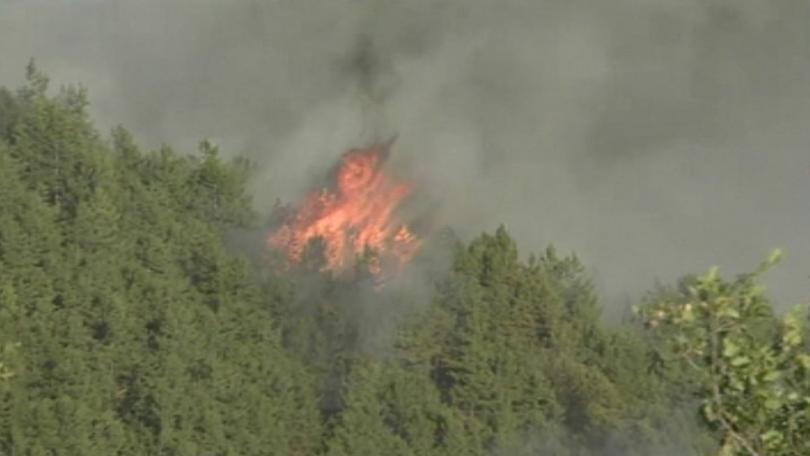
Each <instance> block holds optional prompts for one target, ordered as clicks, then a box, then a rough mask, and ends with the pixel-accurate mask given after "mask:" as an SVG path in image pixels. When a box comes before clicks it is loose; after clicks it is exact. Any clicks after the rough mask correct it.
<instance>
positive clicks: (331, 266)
mask: <svg viewBox="0 0 810 456" xmlns="http://www.w3.org/2000/svg"><path fill="white" fill-rule="evenodd" d="M390 145H391V142H388V143H386V144H376V145H373V146H371V147H369V148H367V149H354V150H350V151H348V152H346V153H345V154H344V155H343V157H342V159H341V162H340V167H339V168H338V170H337V175H336V178H335V182H334V185H332V188H331V189H326V188H325V189H322V190H320V191H316V192H313V193H311V194H310V195H309V196H308V197H307V198H306V199H305V200H304V201H303V202H302V203H301V204H300V205H299V206H298V207H297V208H296V209H295V210H294V211H293V212H292V213H291V214H290V215H289V216H287V217H286V220H284V222H283V224H282V226H281V227H280V228H279V229H278V230H277V231H275V232H274V233H272V234H271V235H270V237H269V239H268V243H269V244H270V245H271V246H272V247H275V248H278V249H280V250H282V251H284V252H285V254H286V256H287V258H288V260H289V261H290V262H291V263H293V264H299V263H300V262H301V261H302V257H303V255H304V251H305V249H306V248H307V246H308V245H309V244H310V242H311V241H313V240H315V239H321V240H322V241H323V243H324V259H325V265H324V266H323V269H325V270H333V271H338V272H339V271H343V270H345V269H347V268H348V267H350V266H352V265H353V264H355V263H356V261H357V260H358V259H359V258H360V257H362V256H364V254H365V253H366V252H368V251H370V252H373V253H374V256H372V257H371V258H370V259H369V261H368V265H367V267H368V270H369V271H370V272H371V273H372V274H373V275H374V276H376V277H380V275H381V274H383V269H386V270H389V268H393V269H400V268H402V267H403V266H404V265H405V264H407V263H408V261H409V260H410V259H411V258H412V257H413V256H414V255H415V254H416V252H417V250H418V249H419V246H420V244H421V241H420V240H419V238H418V237H417V236H416V235H415V234H414V233H412V232H411V231H410V229H409V228H408V227H407V226H406V225H405V224H404V223H402V221H401V220H399V218H398V217H397V214H396V210H397V208H398V207H399V205H400V204H401V203H402V202H403V200H405V198H406V197H408V195H410V193H411V191H412V190H413V186H412V185H411V184H407V183H399V182H397V181H396V180H395V179H394V178H393V177H392V176H390V175H388V174H386V173H385V172H384V170H383V166H382V165H383V163H384V161H385V158H386V157H387V156H388V152H389V147H390Z"/></svg>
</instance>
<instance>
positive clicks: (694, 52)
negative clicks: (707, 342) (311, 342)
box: [0, 0, 810, 312]
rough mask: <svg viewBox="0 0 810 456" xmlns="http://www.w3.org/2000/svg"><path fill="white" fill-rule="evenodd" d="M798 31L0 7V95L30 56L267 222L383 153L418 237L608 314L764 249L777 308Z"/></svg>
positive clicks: (352, 14) (796, 250) (655, 18)
mask: <svg viewBox="0 0 810 456" xmlns="http://www.w3.org/2000/svg"><path fill="white" fill-rule="evenodd" d="M808 24H810V5H808V4H807V2H806V1H804V0H780V1H776V2H766V1H763V0H644V1H642V0H610V1H602V2H593V1H585V0H540V1H528V0H523V1H521V0H504V1H499V2H491V1H486V0H464V1H462V0H446V1H439V2H436V1H427V0H413V1H359V0H332V1H315V0H297V1H292V0H274V1H253V0H239V1H230V2H222V1H215V0H194V1H192V0H187V1H179V0H173V1H160V2H159V1H156V0H145V1H138V2H135V1H128V2H126V1H121V0H104V1H102V0H72V1H67V0H47V1H46V0H0V55H2V56H3V60H2V64H1V65H0V84H2V85H6V86H11V87H13V86H16V85H17V84H19V83H20V82H21V80H22V75H23V74H24V67H25V64H26V63H27V61H28V59H29V58H30V57H35V58H36V59H37V62H38V65H39V66H40V67H41V68H42V69H43V70H44V71H46V72H47V73H48V74H49V75H50V76H51V77H52V80H53V81H54V83H55V84H57V85H58V84H59V83H73V82H79V83H81V84H83V85H85V86H87V87H88V89H89V91H90V98H91V102H92V105H91V110H92V112H93V114H94V115H95V118H96V120H97V122H98V125H99V126H100V127H101V128H102V130H107V129H109V128H111V127H112V126H114V125H116V124H123V125H125V126H126V127H127V128H129V129H130V130H132V131H133V133H134V134H135V135H136V138H139V139H140V141H141V142H142V144H143V145H144V146H146V147H150V148H151V147H157V146H159V145H160V144H162V143H166V144H170V145H172V146H174V147H175V148H176V149H178V150H180V151H184V152H192V151H193V150H194V149H195V148H196V144H197V143H198V142H199V141H200V140H201V139H203V138H211V139H212V140H213V141H214V142H216V143H218V144H219V145H220V146H221V148H222V151H223V153H225V154H227V155H244V156H247V157H249V158H250V159H251V160H252V161H253V162H254V163H255V166H254V178H253V181H252V183H251V192H252V194H253V197H254V201H255V203H256V207H257V209H258V210H259V211H260V212H262V213H263V214H264V215H267V214H268V213H269V211H270V209H271V207H272V205H273V203H274V202H275V200H276V199H277V198H278V199H281V200H282V201H294V200H296V199H298V198H300V197H301V196H302V194H303V193H304V192H305V191H307V190H308V189H310V188H311V186H312V185H313V184H314V183H317V182H319V180H320V179H322V177H323V176H324V175H325V173H327V171H328V170H329V169H330V168H331V167H332V166H334V164H335V161H336V160H337V159H338V157H339V156H340V154H341V153H342V152H344V151H345V150H347V149H349V148H352V147H358V146H362V145H364V144H365V143H367V142H369V141H372V140H374V139H387V137H388V136H389V135H391V134H394V133H397V134H398V135H399V136H398V139H397V142H396V143H395V145H394V150H393V153H392V156H391V158H390V161H389V166H390V169H391V170H392V171H393V172H395V173H396V174H398V175H402V176H405V177H408V178H410V179H412V180H413V181H414V182H415V183H416V185H417V193H416V196H418V197H420V198H422V201H425V203H424V205H425V206H429V207H430V210H431V214H432V217H434V219H435V220H434V223H435V224H436V225H449V226H451V227H452V228H453V229H455V230H456V231H457V232H458V233H460V234H461V235H462V236H467V237H468V236H472V235H475V234H477V233H478V232H480V231H482V230H492V229H494V228H495V227H496V226H497V225H498V224H501V223H504V224H506V226H507V227H508V229H509V231H510V233H511V234H513V235H514V236H515V237H516V239H517V240H518V242H519V244H520V246H521V248H522V249H523V250H524V251H538V250H541V249H543V248H544V247H545V246H546V245H547V244H549V243H553V244H554V245H555V246H557V248H558V250H559V251H561V252H569V251H573V252H576V253H577V255H578V256H579V257H580V258H581V259H582V260H583V262H584V263H585V264H586V265H588V266H590V267H591V268H592V273H593V275H594V277H595V280H596V283H597V285H598V288H599V292H600V295H601V296H602V298H603V303H604V304H605V305H606V307H607V308H608V310H609V311H617V312H618V311H619V310H621V309H622V308H623V306H624V305H625V304H626V303H627V302H629V301H633V300H635V299H637V298H638V297H639V296H640V295H641V294H642V293H643V292H644V291H645V290H648V289H650V288H651V287H652V285H653V283H654V282H655V281H656V280H661V281H664V282H669V281H672V280H674V279H675V278H676V277H678V276H680V275H682V274H684V273H689V272H698V273H699V272H702V271H704V270H706V269H707V268H708V267H709V266H710V265H714V264H717V265H719V266H720V267H721V268H722V270H724V271H726V272H727V273H737V272H743V271H747V270H751V269H753V268H754V267H755V266H756V264H757V263H758V262H759V260H760V259H762V258H764V257H765V256H766V255H767V252H768V251H769V250H770V249H771V248H774V247H782V248H784V249H785V250H786V253H787V257H786V260H785V262H784V264H783V265H781V266H780V267H778V268H777V269H776V270H775V271H774V272H772V273H771V274H770V275H769V276H768V280H767V282H768V284H769V285H770V286H771V293H772V295H773V296H775V297H776V299H777V301H778V302H779V304H780V305H781V306H783V307H786V306H788V305H792V304H795V303H798V302H802V301H807V298H808V295H810V277H808V275H810V243H808V242H807V233H808V227H810V199H808V195H810V151H808V149H809V147H808V146H810V132H809V131H808V128H807V125H808V121H810V32H808V29H809V28H808V27H807V25H808ZM414 204H417V205H418V204H419V203H414ZM250 239H255V241H256V242H260V236H254V237H250Z"/></svg>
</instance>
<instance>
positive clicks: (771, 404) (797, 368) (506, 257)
mask: <svg viewBox="0 0 810 456" xmlns="http://www.w3.org/2000/svg"><path fill="white" fill-rule="evenodd" d="M249 169H250V164H249V163H247V162H246V161H244V160H233V161H226V160H223V159H222V158H220V156H219V151H218V150H217V148H216V147H215V146H213V145H212V144H211V143H209V142H207V141H203V142H202V143H201V145H200V148H199V150H198V151H197V152H196V153H194V154H192V155H183V154H180V153H177V152H175V151H174V150H172V149H171V148H169V147H163V148H161V149H159V150H155V151H145V150H142V149H141V148H140V147H139V146H138V145H137V143H136V141H135V140H134V139H133V138H132V137H131V135H130V134H129V133H128V132H127V131H126V130H125V129H123V128H120V127H119V128H116V129H114V130H113V131H112V133H111V134H110V135H109V137H106V136H103V135H101V134H100V133H99V132H98V131H97V130H96V129H95V127H94V126H93V123H92V120H91V119H90V118H89V116H88V113H87V95H86V93H85V91H84V90H83V89H82V88H77V87H66V88H63V89H61V90H59V91H58V93H56V94H51V93H50V92H49V91H48V79H47V77H46V76H44V75H43V74H42V73H41V72H40V71H39V70H37V68H36V67H35V66H34V65H33V63H32V64H31V65H29V67H28V69H27V82H26V83H25V85H24V86H23V87H21V88H19V89H17V90H14V91H12V90H9V89H0V454H2V455H14V456H23V455H24V456H44V455H82V456H84V455H103V456H108V455H165V456H170V455H171V456H175V455H176V456H181V455H182V456H185V455H188V456H200V455H210V456H214V455H217V456H219V455H223V456H224V455H229V456H230V455H414V456H416V455H447V456H450V455H482V456H483V455H487V456H489V455H538V454H539V455H561V456H568V455H570V456H575V455H577V456H578V455H583V456H584V455H604V456H608V455H650V454H656V455H673V456H674V455H689V454H700V455H703V454H718V455H801V454H810V444H808V442H810V341H809V339H810V337H808V336H810V334H809V333H808V330H807V325H806V323H807V314H806V313H804V312H803V311H802V309H800V308H799V309H796V310H795V311H793V312H791V313H789V314H788V315H786V316H777V315H775V313H774V312H773V310H772V307H771V304H770V303H769V302H768V300H767V298H766V296H765V294H764V290H763V289H762V288H761V286H760V285H759V284H758V282H759V278H760V275H761V274H762V273H764V272H765V270H766V269H767V268H769V267H770V266H771V265H773V264H775V263H776V262H777V261H778V255H775V256H773V257H771V258H770V259H769V260H768V261H767V262H765V263H764V264H763V266H762V267H761V268H759V269H758V270H757V271H755V272H754V273H752V274H746V275H744V276H741V277H738V278H735V279H730V280H729V279H724V278H722V277H721V276H720V275H719V274H718V272H717V271H716V270H711V271H710V272H709V273H708V274H707V275H704V276H686V277H685V278H684V279H683V280H681V281H680V282H679V283H677V284H675V285H673V286H672V287H659V288H657V289H654V290H653V291H652V292H651V293H649V295H648V296H647V298H646V299H645V300H644V302H641V303H639V304H638V306H636V313H635V315H636V316H635V317H634V318H633V319H632V320H631V321H627V322H625V323H623V324H621V325H608V324H606V323H604V322H603V321H602V319H601V308H600V305H599V301H598V298H597V296H596V295H595V292H594V287H593V285H592V284H591V281H590V278H589V276H588V274H587V273H586V272H585V268H584V266H583V264H582V263H581V262H580V260H579V259H578V258H576V257H575V256H573V255H572V256H565V255H560V254H558V253H557V252H556V251H555V249H554V248H553V247H549V248H548V249H547V250H546V251H544V252H542V253H541V254H537V255H532V256H530V257H529V258H528V259H527V260H525V261H524V260H522V259H521V258H523V257H524V256H523V255H520V254H519V252H518V248H517V246H516V244H515V241H514V240H513V239H512V238H511V237H510V236H509V234H508V233H507V232H506V230H505V229H503V228H500V229H498V230H497V231H496V232H494V233H491V234H482V235H481V236H479V237H477V238H475V239H473V240H471V241H469V242H463V241H461V240H459V239H456V238H455V237H454V236H452V235H449V236H444V237H442V238H441V239H440V240H436V241H433V242H432V243H431V244H429V245H428V246H427V249H428V250H429V251H434V252H439V251H441V252H447V256H448V257H449V258H450V261H439V260H436V259H435V258H432V257H431V256H430V255H425V258H424V259H422V260H419V261H421V264H420V265H419V267H423V268H427V269H429V270H430V271H431V273H430V274H428V275H429V276H430V277H431V282H430V283H429V284H428V285H427V291H425V290H415V289H413V290H409V289H408V288H407V287H399V288H396V287H393V288H391V289H389V290H383V291H376V290H375V289H374V288H373V287H372V286H371V284H370V281H369V280H368V278H367V277H364V276H363V274H362V267H360V268H358V273H357V274H355V275H353V276H352V277H333V276H331V275H330V274H328V273H321V272H318V271H319V269H320V268H319V262H320V261H322V258H320V257H319V254H320V252H319V248H318V245H312V246H310V249H309V251H308V252H307V261H306V262H305V263H306V264H305V267H302V268H300V270H297V271H292V272H284V273H282V272H277V271H276V270H275V269H274V268H271V267H268V266H267V264H268V263H267V261H264V260H262V261H258V262H251V261H249V260H247V259H246V258H245V256H244V255H241V254H240V253H239V252H238V251H237V250H236V249H235V248H232V247H230V246H229V245H228V244H227V242H226V238H227V235H228V234H229V233H231V232H232V231H233V230H237V229H245V228H251V227H256V226H257V225H259V221H258V220H257V217H256V214H254V212H253V210H252V208H251V201H250V198H249V196H248V195H247V194H246V191H245V188H246V185H247V182H248V179H249V177H250V176H249V173H248V171H249ZM438 256H441V255H437V257H438ZM375 327H376V328H377V331H376V332H375V331H374V329H375ZM379 328H382V329H379ZM381 335H382V336H385V337H383V338H382V339H381V338H380V337H382V336H381Z"/></svg>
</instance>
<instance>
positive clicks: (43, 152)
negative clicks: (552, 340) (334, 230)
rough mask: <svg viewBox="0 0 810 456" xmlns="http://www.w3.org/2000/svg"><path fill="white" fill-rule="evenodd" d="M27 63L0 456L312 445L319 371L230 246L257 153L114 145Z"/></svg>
mask: <svg viewBox="0 0 810 456" xmlns="http://www.w3.org/2000/svg"><path fill="white" fill-rule="evenodd" d="M27 76H28V84H27V85H26V86H25V87H23V88H22V89H20V90H19V91H18V92H17V94H16V95H11V94H10V92H8V91H3V92H2V93H1V94H0V125H2V127H3V130H2V131H0V134H2V138H0V272H1V273H0V346H4V347H5V346H7V345H4V344H7V343H17V342H19V346H17V348H16V350H15V351H14V352H13V353H12V352H10V351H3V352H2V353H0V362H2V363H3V378H4V380H3V381H2V385H1V386H0V401H1V402H0V454H30V455H35V454H77V455H96V454H98V455H111V454H150V455H152V454H154V455H187V454H188V455H199V454H212V455H213V454H216V455H226V454H229V455H230V454H257V455H258V454H311V453H312V452H313V451H314V449H315V447H316V446H317V445H318V436H319V435H320V417H319V416H318V411H317V408H316V400H315V393H314V391H313V388H314V385H313V384H312V380H311V376H310V374H309V373H308V372H307V371H306V370H305V368H304V367H303V366H302V365H301V363H299V362H297V361H296V360H294V359H292V358H291V357H290V356H289V355H288V354H287V353H286V352H285V351H284V350H283V349H282V348H281V343H280V340H279V336H278V334H277V333H276V332H275V331H274V330H273V328H274V327H275V324H274V321H273V318H272V316H271V315H270V312H268V311H267V309H266V308H265V306H264V305H263V296H262V293H261V290H260V289H259V288H258V286H257V285H256V284H255V283H254V281H253V278H252V276H251V274H250V270H249V268H248V265H247V264H246V263H245V262H244V261H242V260H241V259H239V258H236V257H233V256H231V255H230V254H229V253H228V252H227V250H226V248H225V246H224V243H223V235H224V233H225V231H226V230H228V229H230V228H231V227H234V226H244V225H245V224H247V223H249V222H250V221H251V219H252V217H253V214H252V212H251V210H250V207H249V199H248V197H247V196H246V195H245V193H244V185H245V179H246V169H247V168H246V166H245V164H244V163H241V162H239V163H235V164H228V163H225V162H223V161H221V160H220V159H219V158H218V156H217V154H216V151H215V149H214V148H213V147H212V146H211V145H210V144H207V143H204V144H203V145H202V146H201V152H200V153H201V158H198V157H181V156H178V155H177V154H175V153H174V152H173V151H171V150H170V149H168V148H164V149H162V150H160V151H158V152H152V153H142V152H141V151H140V150H138V148H137V146H136V145H135V143H134V141H132V139H131V137H130V135H129V134H128V133H127V132H126V131H125V130H123V129H122V128H118V129H116V130H115V131H114V132H113V138H112V143H111V144H108V143H107V142H105V141H104V140H102V139H101V137H100V136H99V135H98V134H97V133H96V131H95V130H94V128H93V126H92V124H91V122H90V120H89V118H88V116H87V115H86V112H85V107H86V95H85V93H84V91H83V90H82V89H74V88H67V89H64V90H63V91H62V92H61V93H60V94H58V95H57V96H55V97H50V96H49V95H48V94H47V82H48V81H47V78H46V77H45V76H44V75H42V74H41V73H40V72H39V71H38V70H37V69H36V67H35V66H34V65H33V63H32V64H31V65H29V68H28V75H27ZM11 374H13V376H12V375H11Z"/></svg>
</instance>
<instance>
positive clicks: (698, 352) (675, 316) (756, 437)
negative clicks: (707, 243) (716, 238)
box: [639, 251, 810, 455]
mask: <svg viewBox="0 0 810 456" xmlns="http://www.w3.org/2000/svg"><path fill="white" fill-rule="evenodd" d="M780 256H781V254H780V252H778V251H776V252H774V253H773V254H772V255H771V257H770V258H769V259H768V260H767V261H766V262H764V263H763V264H762V265H761V266H760V268H759V269H758V270H757V271H755V272H754V273H752V274H745V275H743V276H741V277H739V278H738V279H736V280H733V281H730V282H729V281H725V280H723V279H722V278H721V277H720V275H719V274H718V271H717V269H716V268H714V269H712V270H710V271H709V273H708V274H706V275H704V276H701V277H698V278H696V279H694V280H691V281H690V282H689V283H687V284H685V286H684V287H683V289H682V291H681V292H680V293H672V294H670V296H665V297H659V299H657V300H654V301H653V302H651V303H650V304H648V305H646V306H644V307H642V308H640V309H639V312H640V313H641V315H642V316H643V317H644V320H645V321H646V323H647V325H648V326H649V327H651V328H653V329H654V330H655V331H656V332H657V333H658V336H659V337H660V339H661V342H662V345H663V347H664V349H665V350H666V354H667V356H668V357H669V358H671V359H672V360H673V361H677V362H679V363H680V364H682V365H683V366H685V367H687V368H688V369H689V372H690V375H691V376H692V378H693V379H694V387H695V389H696V393H697V394H699V395H700V397H701V398H702V407H701V413H702V416H703V418H704V419H705V420H706V422H707V423H708V424H709V425H710V426H711V427H712V428H713V429H715V430H716V431H717V433H718V434H719V436H720V439H721V441H722V448H721V450H720V453H719V454H728V455H731V454H749V455H764V454H769V455H771V454H773V455H789V454H790V455H796V454H807V453H808V452H810V444H809V443H808V442H810V375H808V374H810V353H808V351H807V349H806V347H805V346H804V345H803V342H804V340H803V339H804V337H805V336H806V332H805V330H804V328H803V324H804V322H805V321H806V315H805V310H804V309H803V308H797V309H796V310H794V311H793V312H791V313H789V314H788V315H786V316H785V317H784V318H782V319H781V321H779V320H777V319H776V318H774V317H773V315H772V312H771V308H770V305H769V304H768V302H767V300H766V298H765V297H764V289H763V287H761V286H760V285H758V284H757V279H758V278H759V277H760V275H761V274H762V273H764V272H765V271H766V270H767V269H768V268H770V267H771V266H772V265H774V264H775V263H776V262H778V260H779V258H780Z"/></svg>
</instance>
